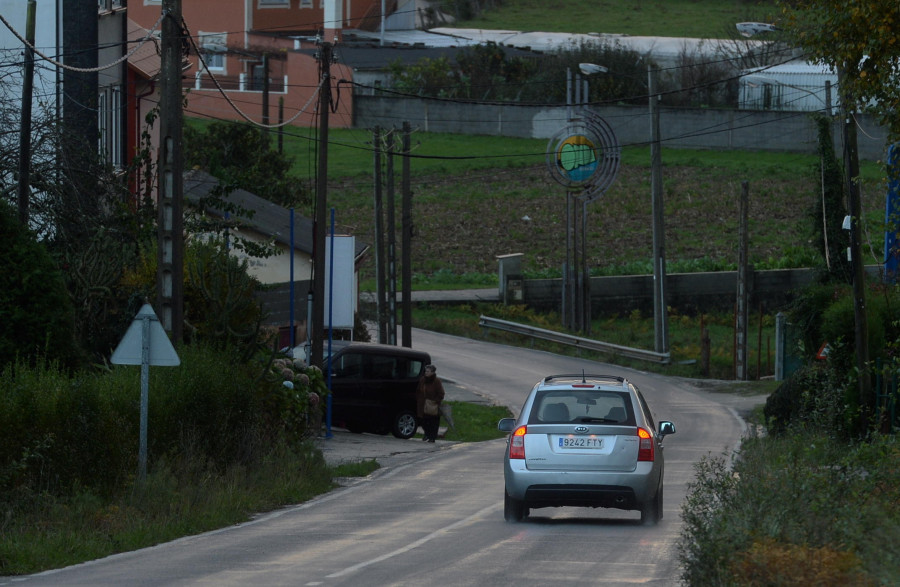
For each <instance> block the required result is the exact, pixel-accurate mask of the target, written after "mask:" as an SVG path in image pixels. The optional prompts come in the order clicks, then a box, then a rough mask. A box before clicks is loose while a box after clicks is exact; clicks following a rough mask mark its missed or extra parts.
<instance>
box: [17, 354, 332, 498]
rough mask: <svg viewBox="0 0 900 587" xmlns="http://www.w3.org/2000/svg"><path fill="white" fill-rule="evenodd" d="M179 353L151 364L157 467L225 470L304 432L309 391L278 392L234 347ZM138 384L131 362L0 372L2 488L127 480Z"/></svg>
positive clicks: (111, 485)
mask: <svg viewBox="0 0 900 587" xmlns="http://www.w3.org/2000/svg"><path fill="white" fill-rule="evenodd" d="M178 353H179V356H180V358H181V365H180V366H179V367H165V368H163V367H154V368H152V369H151V370H150V379H149V385H148V386H149V402H148V403H149V405H148V423H147V437H148V462H149V464H150V466H151V467H152V466H153V463H154V462H157V461H160V460H161V459H166V460H167V461H169V462H170V463H172V462H177V461H179V460H181V459H187V460H190V461H198V462H203V463H206V464H207V465H208V466H211V467H214V468H217V469H218V470H220V471H221V470H224V469H225V468H226V467H228V466H229V465H232V464H242V465H246V464H250V463H254V462H258V461H259V459H261V458H262V457H263V456H264V455H266V454H267V451H270V450H271V449H272V447H273V446H277V445H280V444H284V443H287V444H288V445H296V444H298V443H299V442H300V441H301V440H302V436H303V435H304V433H305V430H306V419H305V414H306V412H305V410H306V407H307V405H309V402H308V395H306V394H305V395H304V398H305V399H307V401H304V402H300V401H299V400H297V399H296V398H293V399H292V398H285V397H282V390H283V389H284V388H283V386H282V385H281V382H282V379H281V378H278V379H277V381H276V380H275V379H274V378H267V377H264V376H262V374H263V367H262V365H261V364H259V363H255V362H249V363H242V362H240V361H239V360H237V354H236V352H235V351H234V350H233V349H231V350H229V349H227V348H226V349H220V348H215V347H212V346H209V345H199V344H197V345H186V346H182V347H180V348H179V349H178ZM304 377H306V376H305V375H304ZM310 379H311V381H310V389H311V390H316V389H319V388H321V387H324V384H322V382H321V377H319V378H318V379H316V378H315V376H313V377H312V378H310ZM140 391H141V384H140V369H135V368H134V367H128V366H120V367H115V368H113V369H110V370H109V371H104V372H100V371H93V372H87V371H85V372H79V373H77V374H75V376H71V377H70V376H69V375H68V374H66V373H64V372H62V371H61V370H60V369H59V368H57V367H56V366H55V365H52V364H49V363H45V362H44V363H40V364H38V365H36V366H33V367H32V366H29V365H26V364H23V363H21V362H19V363H16V364H15V365H11V366H9V367H7V368H6V369H5V370H4V371H3V372H2V374H0V430H3V434H2V435H0V495H2V494H4V492H5V491H7V490H13V489H17V488H18V489H22V490H27V491H36V492H49V493H52V494H65V493H67V492H69V491H70V490H72V489H73V488H76V487H84V488H89V489H92V490H96V491H98V492H102V493H104V494H110V493H114V492H115V491H117V490H118V489H121V488H122V487H124V486H126V485H127V483H128V482H129V481H130V480H131V479H132V478H133V476H134V474H135V473H136V471H137V461H138V458H137V453H138V448H139V423H140V411H139V407H140ZM286 399H292V401H293V403H287V404H286V403H285V401H286Z"/></svg>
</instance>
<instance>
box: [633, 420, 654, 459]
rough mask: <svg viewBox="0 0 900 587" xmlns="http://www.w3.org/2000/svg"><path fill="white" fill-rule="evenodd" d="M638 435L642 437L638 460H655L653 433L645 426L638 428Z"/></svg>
mask: <svg viewBox="0 0 900 587" xmlns="http://www.w3.org/2000/svg"><path fill="white" fill-rule="evenodd" d="M637 435H638V438H639V439H640V440H639V442H640V444H639V445H638V461H650V462H653V457H654V455H653V435H652V434H650V433H649V432H647V431H646V430H644V429H643V428H638V429H637Z"/></svg>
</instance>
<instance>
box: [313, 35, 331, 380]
mask: <svg viewBox="0 0 900 587" xmlns="http://www.w3.org/2000/svg"><path fill="white" fill-rule="evenodd" d="M331 50H332V45H331V43H329V42H328V41H322V42H321V43H320V44H319V70H320V74H321V75H320V86H319V165H318V171H317V177H316V217H315V228H314V235H313V236H314V244H313V313H312V327H311V328H310V331H309V332H310V334H309V336H310V340H312V347H311V350H310V365H321V364H322V362H323V359H324V352H323V350H324V349H323V346H324V345H323V340H322V337H323V336H324V333H325V233H326V222H327V220H326V208H327V207H328V112H329V110H330V109H331V61H332V54H331Z"/></svg>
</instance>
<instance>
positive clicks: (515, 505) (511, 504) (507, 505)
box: [503, 491, 528, 522]
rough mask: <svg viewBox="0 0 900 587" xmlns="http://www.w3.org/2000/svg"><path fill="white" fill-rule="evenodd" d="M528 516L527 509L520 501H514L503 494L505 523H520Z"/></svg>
mask: <svg viewBox="0 0 900 587" xmlns="http://www.w3.org/2000/svg"><path fill="white" fill-rule="evenodd" d="M527 515H528V508H527V507H525V503H524V502H523V501H522V500H519V499H514V498H512V497H510V496H509V494H508V493H506V491H504V492H503V518H504V519H505V520H506V521H507V522H521V521H522V519H524V518H525V516H527Z"/></svg>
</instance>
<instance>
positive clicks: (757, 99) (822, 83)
mask: <svg viewBox="0 0 900 587" xmlns="http://www.w3.org/2000/svg"><path fill="white" fill-rule="evenodd" d="M839 106H840V100H839V95H838V85H837V72H835V71H834V69H832V68H831V67H829V66H827V65H816V64H812V63H809V62H805V61H791V62H789V63H783V64H781V65H774V66H765V67H754V68H753V69H745V70H743V71H742V72H741V77H740V88H739V94H738V108H742V109H745V110H794V111H801V112H822V113H827V110H828V109H830V112H832V113H833V112H835V110H836V109H837V108H838V107H839Z"/></svg>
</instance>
